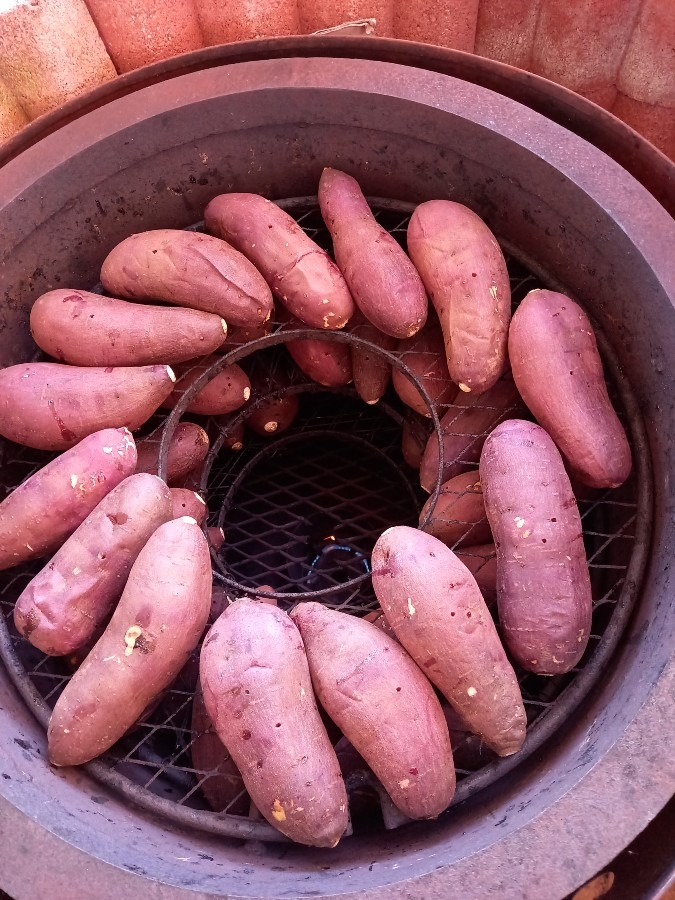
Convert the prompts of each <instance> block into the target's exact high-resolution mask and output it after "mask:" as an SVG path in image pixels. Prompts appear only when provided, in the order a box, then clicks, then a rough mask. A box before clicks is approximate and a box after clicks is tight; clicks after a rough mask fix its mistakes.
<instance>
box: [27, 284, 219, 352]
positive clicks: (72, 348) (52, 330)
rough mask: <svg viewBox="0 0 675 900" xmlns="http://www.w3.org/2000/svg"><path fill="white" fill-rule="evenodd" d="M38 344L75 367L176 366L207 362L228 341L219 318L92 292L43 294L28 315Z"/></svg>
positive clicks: (63, 291)
mask: <svg viewBox="0 0 675 900" xmlns="http://www.w3.org/2000/svg"><path fill="white" fill-rule="evenodd" d="M30 330H31V334H32V336H33V340H34V341H35V343H36V344H37V345H38V347H40V348H41V349H42V350H44V352H45V353H47V354H48V355H49V356H53V357H54V359H58V360H59V361H60V362H66V363H70V364H71V365H75V366H147V365H153V364H160V363H163V364H165V365H173V364H174V363H182V362H186V361H187V360H190V359H194V358H195V357H197V356H206V355H207V354H208V353H212V352H213V351H214V350H216V349H217V348H218V347H220V346H221V344H222V343H223V342H224V341H225V335H226V334H227V325H226V323H225V320H224V319H221V318H220V316H215V315H212V314H211V313H207V312H202V311H201V310H196V309H167V308H165V307H162V306H146V305H144V304H141V303H129V302H127V301H126V300H117V299H115V298H114V297H102V296H101V295H100V294H92V293H90V292H89V291H79V290H77V291H76V290H57V291H49V293H47V294H43V295H42V296H41V297H38V299H37V300H36V301H35V303H34V304H33V307H32V309H31V311H30Z"/></svg>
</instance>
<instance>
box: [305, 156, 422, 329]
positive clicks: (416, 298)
mask: <svg viewBox="0 0 675 900" xmlns="http://www.w3.org/2000/svg"><path fill="white" fill-rule="evenodd" d="M319 205H320V207H321V215H322V216H323V220H324V222H325V223H326V226H327V227H328V230H329V231H330V233H331V237H332V238H333V253H334V255H335V261H336V262H337V264H338V266H339V268H340V271H341V272H342V274H343V275H344V278H345V281H346V282H347V286H348V287H349V290H350V291H351V294H352V297H353V298H354V302H355V303H356V305H357V306H358V307H359V309H360V310H361V312H362V313H363V314H364V316H365V317H366V318H367V319H368V321H369V322H372V323H373V325H374V326H375V327H376V328H378V329H379V330H380V331H381V332H383V333H384V334H388V335H391V336H392V337H395V338H409V337H412V336H413V335H414V334H417V332H418V331H419V330H420V328H422V326H423V325H424V323H425V322H426V319H427V306H428V301H427V295H426V291H425V290H424V285H423V284H422V280H421V279H420V276H419V275H418V274H417V270H416V269H415V267H414V266H413V264H412V263H411V262H410V260H409V259H408V257H407V256H406V254H405V251H404V250H403V248H402V247H401V246H400V245H399V244H398V243H397V241H396V239H395V238H393V237H392V236H391V235H390V234H389V232H388V231H387V230H386V229H385V228H383V227H382V226H381V225H380V223H379V222H378V221H377V219H376V218H375V216H374V215H373V213H372V212H371V210H370V207H369V206H368V202H367V200H366V198H365V197H364V196H363V193H362V192H361V188H360V187H359V185H358V182H357V181H356V179H355V178H352V177H351V175H347V174H346V172H340V171H338V170H337V169H324V170H323V173H322V175H321V179H320V181H319Z"/></svg>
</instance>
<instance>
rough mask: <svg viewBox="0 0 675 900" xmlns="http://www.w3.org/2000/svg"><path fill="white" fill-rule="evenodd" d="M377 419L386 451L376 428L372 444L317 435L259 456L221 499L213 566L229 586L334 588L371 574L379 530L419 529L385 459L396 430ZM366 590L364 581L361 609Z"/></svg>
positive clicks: (411, 502) (410, 497)
mask: <svg viewBox="0 0 675 900" xmlns="http://www.w3.org/2000/svg"><path fill="white" fill-rule="evenodd" d="M329 402H330V400H329ZM381 418H382V419H383V420H384V422H385V423H388V424H387V425H386V426H385V430H388V431H389V432H390V433H391V447H387V446H386V445H387V443H388V441H387V435H386V434H383V429H382V428H381V427H380V429H378V439H377V444H375V443H370V442H368V440H366V439H364V438H363V437H359V436H357V435H351V434H349V433H339V432H336V431H323V430H316V431H314V432H310V433H305V434H300V435H296V436H294V437H293V438H292V439H290V440H289V441H288V442H287V443H284V442H283V441H282V442H280V444H276V445H275V444H272V445H270V446H269V448H266V449H264V450H263V451H262V452H260V453H259V454H258V456H257V457H256V458H255V460H254V461H253V464H252V465H250V467H247V469H246V471H245V473H244V477H243V478H242V479H241V480H238V481H237V482H236V483H235V484H234V485H233V486H232V488H231V489H230V491H229V492H228V493H227V494H226V496H225V498H224V501H223V503H222V507H221V512H220V517H219V523H220V524H221V526H222V527H223V530H224V531H225V535H226V540H225V544H224V546H223V549H222V551H221V555H220V559H221V562H222V563H223V565H224V567H225V568H226V570H227V571H228V573H229V574H230V577H231V578H232V579H233V580H235V581H237V582H238V583H240V584H243V585H247V586H250V587H252V588H254V587H260V586H262V585H269V586H270V587H272V588H273V589H274V590H275V591H276V592H279V593H284V592H288V593H306V592H312V591H320V590H325V589H326V588H339V586H340V585H344V584H346V583H348V582H353V581H354V579H358V578H360V577H362V576H364V575H365V576H368V575H369V573H370V554H371V551H372V549H373V546H374V544H375V542H376V541H377V539H378V537H379V536H380V535H381V534H382V532H383V531H384V530H385V529H387V528H389V527H390V526H392V525H415V524H416V523H417V518H418V515H419V503H418V501H417V499H416V496H415V492H414V491H413V489H412V486H411V483H410V480H409V478H408V475H407V473H406V472H405V470H404V467H403V465H402V463H400V462H399V461H398V460H397V459H396V453H394V452H393V451H394V450H396V452H397V453H400V451H399V449H398V446H397V444H398V442H399V441H400V436H399V437H398V439H397V434H398V432H397V426H396V424H395V423H394V422H392V421H391V420H388V419H387V417H385V416H383V417H381ZM378 445H379V446H378ZM385 451H386V452H385ZM387 454H389V455H387ZM371 592H372V589H371V588H370V586H369V579H367V578H366V579H363V580H362V584H361V591H360V593H361V595H362V596H361V599H362V608H363V609H364V610H365V609H366V608H367V607H368V606H369V605H370V599H371V596H370V595H371ZM366 595H367V596H366ZM344 599H345V598H344V597H343V596H342V595H341V592H340V591H339V590H338V591H337V592H336V594H335V595H331V596H329V597H327V598H326V601H327V602H328V603H329V604H330V605H333V606H340V605H341V604H342V603H344Z"/></svg>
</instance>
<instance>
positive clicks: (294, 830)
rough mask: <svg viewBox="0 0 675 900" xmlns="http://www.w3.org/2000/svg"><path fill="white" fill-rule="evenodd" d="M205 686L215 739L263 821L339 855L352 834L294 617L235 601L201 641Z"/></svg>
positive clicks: (263, 605) (266, 606) (250, 602)
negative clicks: (343, 840) (347, 834)
mask: <svg viewBox="0 0 675 900" xmlns="http://www.w3.org/2000/svg"><path fill="white" fill-rule="evenodd" d="M200 680H201V686H202V691H203V693H204V702H205V705H206V709H207V712H208V714H209V716H210V718H211V721H212V722H213V724H214V726H215V729H216V732H217V734H218V736H219V737H220V739H221V741H222V742H223V744H224V745H225V746H226V747H227V749H228V750H229V752H230V754H231V755H232V759H233V760H234V762H235V764H236V766H237V768H238V769H239V771H240V772H241V774H242V776H243V779H244V784H245V786H246V789H247V791H248V793H249V795H250V797H251V800H252V801H253V803H255V805H256V806H257V808H258V809H259V810H260V812H261V813H262V814H263V816H264V817H265V818H266V819H267V821H268V822H269V823H270V824H271V825H273V826H274V827H275V828H278V829H279V831H281V832H282V833H283V834H285V835H287V836H288V837H290V838H291V839H292V840H295V841H298V842H299V843H302V844H309V845H311V846H317V847H334V846H335V845H336V844H337V843H338V841H339V840H340V838H341V836H342V835H343V834H344V831H345V829H346V827H347V821H348V819H347V793H346V791H345V786H344V783H343V781H342V776H341V774H340V766H339V764H338V761H337V757H336V756H335V751H334V750H333V747H332V746H331V743H330V741H329V739H328V735H327V733H326V729H325V727H324V725H323V723H322V721H321V717H320V715H319V712H318V710H317V707H316V703H315V700H314V694H313V692H312V682H311V679H310V675H309V668H308V665H307V657H306V655H305V648H304V646H303V642H302V639H301V637H300V633H299V631H298V629H297V628H296V626H295V625H294V624H293V622H292V621H291V620H290V618H289V617H288V615H287V614H286V613H285V612H283V611H282V610H280V609H278V608H277V607H275V606H271V605H270V604H267V603H261V602H259V601H257V600H249V599H246V598H245V599H242V600H236V601H235V602H234V603H232V604H231V605H230V606H228V607H227V608H226V610H225V612H224V613H223V614H222V615H221V616H220V617H219V618H218V620H217V621H216V623H215V625H213V627H212V628H211V630H210V631H209V633H208V636H207V638H206V640H205V641H204V645H203V647H202V653H201V663H200Z"/></svg>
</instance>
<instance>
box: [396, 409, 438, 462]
mask: <svg viewBox="0 0 675 900" xmlns="http://www.w3.org/2000/svg"><path fill="white" fill-rule="evenodd" d="M430 431H431V422H430V421H429V419H426V418H425V419H423V418H422V417H421V416H418V415H415V414H414V413H413V412H412V411H411V412H410V413H409V414H408V416H407V417H406V419H405V421H404V422H403V425H402V426H401V454H402V455H403V459H404V460H405V462H406V464H407V465H409V466H410V468H411V469H419V467H420V463H421V462H422V454H423V453H424V448H425V447H426V445H427V442H428V440H429V432H430Z"/></svg>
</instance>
